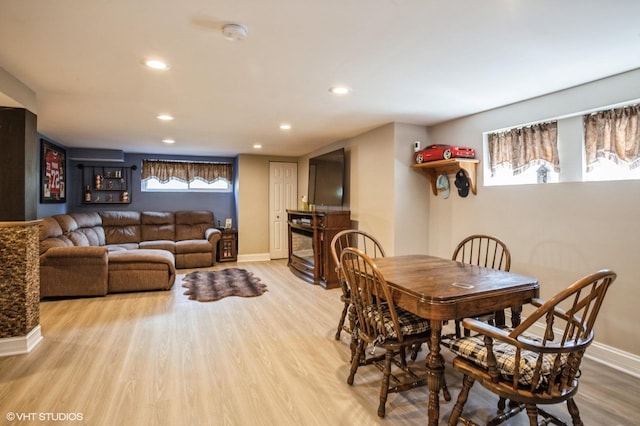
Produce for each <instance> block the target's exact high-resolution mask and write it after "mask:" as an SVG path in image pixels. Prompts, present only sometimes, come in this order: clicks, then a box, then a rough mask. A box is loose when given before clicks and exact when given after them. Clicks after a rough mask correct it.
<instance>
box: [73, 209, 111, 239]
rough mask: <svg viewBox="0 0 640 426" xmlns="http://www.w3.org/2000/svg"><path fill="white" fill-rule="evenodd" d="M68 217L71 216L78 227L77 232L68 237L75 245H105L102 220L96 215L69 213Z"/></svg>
mask: <svg viewBox="0 0 640 426" xmlns="http://www.w3.org/2000/svg"><path fill="white" fill-rule="evenodd" d="M69 216H71V217H72V218H73V220H75V222H76V224H77V225H78V228H77V230H76V231H75V232H73V233H71V235H69V238H70V239H71V241H73V242H74V244H75V245H77V246H80V245H82V246H86V245H89V246H103V245H105V243H106V238H105V235H104V229H103V227H102V218H101V217H100V215H99V214H98V213H96V212H88V213H71V214H69ZM74 234H78V235H74ZM76 241H77V242H76Z"/></svg>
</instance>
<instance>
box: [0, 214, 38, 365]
mask: <svg viewBox="0 0 640 426" xmlns="http://www.w3.org/2000/svg"><path fill="white" fill-rule="evenodd" d="M39 222H40V221H38V220H35V221H28V222H0V356H8V355H16V354H21V353H27V352H30V351H31V350H32V349H33V348H34V347H35V346H36V345H37V344H38V343H39V342H40V341H41V340H42V336H41V333H40V259H39V255H40V253H39V251H40V250H39V247H40V235H39Z"/></svg>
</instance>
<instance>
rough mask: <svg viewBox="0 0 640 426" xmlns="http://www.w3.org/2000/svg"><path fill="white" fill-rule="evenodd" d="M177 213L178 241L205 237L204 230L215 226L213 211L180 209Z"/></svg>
mask: <svg viewBox="0 0 640 426" xmlns="http://www.w3.org/2000/svg"><path fill="white" fill-rule="evenodd" d="M175 215H176V241H184V240H197V239H203V238H204V231H206V230H207V229H209V228H213V227H214V225H213V212H210V211H205V210H203V211H192V210H189V211H178V212H176V213H175Z"/></svg>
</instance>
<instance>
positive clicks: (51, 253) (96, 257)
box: [40, 246, 108, 265]
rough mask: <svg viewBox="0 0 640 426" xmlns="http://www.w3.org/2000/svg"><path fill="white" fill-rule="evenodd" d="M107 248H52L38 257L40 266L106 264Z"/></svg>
mask: <svg viewBox="0 0 640 426" xmlns="http://www.w3.org/2000/svg"><path fill="white" fill-rule="evenodd" d="M107 251H108V250H107V248H106V247H97V246H87V247H84V246H83V247H78V246H73V247H52V248H50V249H49V250H47V251H46V252H44V253H43V254H42V255H40V264H41V265H42V264H53V263H55V264H61V263H67V264H69V265H77V264H78V263H82V264H94V265H99V264H105V265H106V264H107V261H108V257H107Z"/></svg>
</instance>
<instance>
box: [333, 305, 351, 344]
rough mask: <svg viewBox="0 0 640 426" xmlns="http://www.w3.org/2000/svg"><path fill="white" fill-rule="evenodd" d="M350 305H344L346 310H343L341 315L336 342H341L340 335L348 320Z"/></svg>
mask: <svg viewBox="0 0 640 426" xmlns="http://www.w3.org/2000/svg"><path fill="white" fill-rule="evenodd" d="M349 305H350V303H346V302H345V304H344V308H342V314H341V315H340V322H338V330H337V331H336V340H340V333H341V332H342V329H343V328H344V320H345V319H346V318H347V312H348V311H349Z"/></svg>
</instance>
